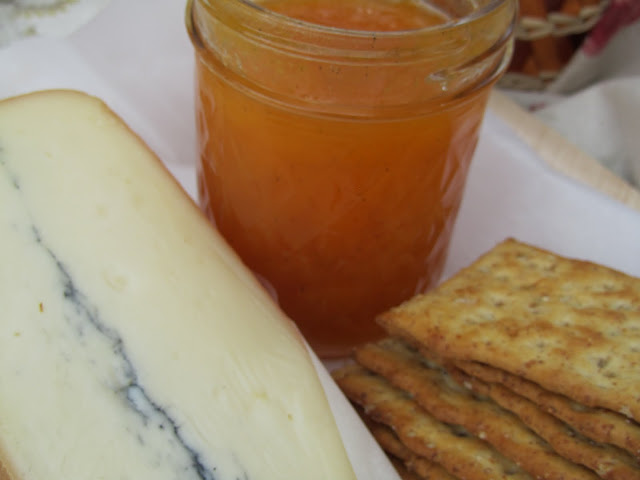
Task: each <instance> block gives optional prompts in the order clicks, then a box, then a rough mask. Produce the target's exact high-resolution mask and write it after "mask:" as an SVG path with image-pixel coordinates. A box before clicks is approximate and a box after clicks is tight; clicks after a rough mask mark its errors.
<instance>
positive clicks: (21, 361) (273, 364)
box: [0, 91, 355, 480]
mask: <svg viewBox="0 0 640 480" xmlns="http://www.w3.org/2000/svg"><path fill="white" fill-rule="evenodd" d="M354 478H355V476H354V473H353V470H352V468H351V465H350V463H349V460H348V457H347V454H346V452H345V449H344V447H343V444H342V441H341V438H340V436H339V432H338V430H337V427H336V423H335V420H334V418H333V416H332V414H331V412H330V409H329V405H328V402H327V399H326V396H325V394H324V390H323V389H322V386H321V384H320V382H319V379H318V377H317V373H316V371H315V369H314V367H313V364H312V361H311V358H310V356H309V354H308V352H307V350H306V348H305V345H304V343H303V340H302V339H301V337H300V335H299V334H298V332H297V330H296V329H295V327H294V326H293V325H292V324H291V322H290V321H289V320H288V319H286V318H285V317H284V316H283V315H282V313H281V312H280V310H279V309H278V308H277V307H276V306H275V305H274V303H273V302H271V300H270V298H269V297H268V295H267V294H266V293H265V292H264V291H263V289H262V288H260V286H259V285H258V284H257V282H256V281H255V280H254V278H253V277H252V275H251V274H250V273H249V272H248V271H247V270H246V269H245V268H244V267H243V265H242V264H241V262H240V261H239V260H238V258H237V257H236V255H235V254H234V253H233V252H232V250H231V249H230V248H229V247H228V246H227V245H226V244H225V243H224V241H223V240H222V239H221V238H220V237H219V236H218V234H217V233H216V231H215V230H214V229H213V228H212V227H211V226H210V225H209V224H208V222H207V221H206V220H205V219H204V217H203V216H202V215H201V214H200V212H199V210H198V209H197V207H196V206H195V205H194V204H193V202H192V201H191V200H190V198H189V197H188V196H187V195H186V194H185V193H184V192H183V191H182V190H181V188H180V187H179V186H178V184H177V183H176V182H175V181H174V180H173V178H172V177H171V176H170V175H169V174H168V173H167V171H166V170H165V168H164V167H163V166H162V164H161V163H160V161H159V160H158V159H157V158H156V157H155V156H154V155H153V154H152V153H151V152H150V151H149V149H148V148H147V147H146V146H145V145H144V144H143V142H142V141H141V140H140V139H139V138H138V137H137V136H136V135H134V134H133V133H132V132H131V131H130V130H129V129H128V128H127V126H126V125H125V124H124V123H123V122H122V121H121V120H120V119H119V118H118V117H117V116H116V115H115V114H114V113H113V112H111V111H110V110H109V109H108V108H107V107H106V106H105V105H104V104H103V103H102V102H101V101H99V100H97V99H95V98H93V97H89V96H87V95H85V94H83V93H79V92H73V91H47V92H36V93H33V94H28V95H25V96H21V97H16V98H12V99H8V100H4V101H2V102H0V479H2V480H5V479H13V480H44V479H47V480H51V479H64V480H74V479H82V480H87V479H118V480H122V479H132V480H133V479H135V480H144V479H153V480H164V479H166V480H169V479H171V480H177V479H180V480H188V479H211V480H213V479H215V480H236V479H243V480H286V479H291V480H312V479H318V480H320V479H322V480H328V479H331V480H353V479H354Z"/></svg>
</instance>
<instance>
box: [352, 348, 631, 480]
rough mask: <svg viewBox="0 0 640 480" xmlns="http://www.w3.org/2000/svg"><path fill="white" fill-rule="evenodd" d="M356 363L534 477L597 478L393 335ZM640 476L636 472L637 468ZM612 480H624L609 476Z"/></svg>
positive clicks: (358, 354) (361, 353) (365, 351)
mask: <svg viewBox="0 0 640 480" xmlns="http://www.w3.org/2000/svg"><path fill="white" fill-rule="evenodd" d="M355 358H356V361H357V362H358V363H360V364H361V365H363V366H364V367H365V368H367V369H369V370H371V371H373V372H375V373H377V374H378V375H381V376H382V377H384V378H385V379H386V380H387V381H388V382H389V383H390V384H392V385H394V386H395V387H396V388H399V389H401V390H403V391H405V392H407V393H409V394H410V395H411V396H412V398H413V399H414V400H415V401H416V403H418V405H420V406H421V407H422V408H423V409H425V410H426V411H427V412H429V414H431V415H433V416H434V417H435V418H437V419H438V420H440V421H442V422H446V423H449V424H455V425H460V426H462V427H463V428H464V429H465V430H467V431H468V432H470V433H471V434H473V435H475V436H476V437H478V438H482V439H483V440H485V441H486V442H487V443H489V444H490V445H492V446H493V447H494V448H495V449H496V450H497V451H499V452H500V453H502V454H503V455H505V456H506V457H508V458H510V459H512V460H514V461H515V462H516V463H518V464H519V465H520V466H521V468H522V469H523V470H525V471H527V472H529V473H530V474H531V475H532V476H534V477H536V478H545V479H546V480H567V479H569V478H571V479H584V480H586V479H591V480H593V479H596V478H597V476H596V475H595V474H593V473H592V472H590V471H588V470H586V469H585V468H583V467H580V466H579V465H576V464H575V463H574V462H572V461H570V460H567V459H566V458H563V457H562V456H560V455H558V453H557V452H556V451H554V449H553V448H552V447H551V446H550V445H549V444H548V443H547V442H546V441H545V440H544V439H543V438H541V437H540V436H538V435H537V434H536V433H534V432H533V431H532V430H530V428H529V427H528V426H527V425H526V424H524V423H523V422H522V420H521V419H520V418H519V417H518V416H516V415H514V414H513V413H511V412H510V411H509V410H506V409H504V408H502V407H500V406H499V405H498V404H496V403H495V402H494V401H493V400H491V399H490V398H488V397H486V396H485V397H478V396H476V395H473V393H472V392H471V391H470V390H468V389H467V388H464V387H463V386H461V385H459V384H457V383H455V380H453V379H452V378H451V377H450V376H449V375H448V374H447V373H446V372H445V371H444V370H443V368H442V366H441V365H438V364H436V363H434V362H433V360H431V361H426V360H425V359H424V357H422V356H421V355H420V354H418V353H417V352H415V351H414V350H412V349H411V348H409V347H408V346H406V345H404V344H403V343H402V342H401V341H399V340H396V339H390V338H389V339H384V340H382V341H380V342H378V343H376V344H368V345H364V346H362V347H360V348H358V349H357V350H356V352H355ZM638 474H639V475H640V470H638ZM611 478H612V480H613V479H615V478H618V480H629V479H628V478H627V477H615V476H614V477H611Z"/></svg>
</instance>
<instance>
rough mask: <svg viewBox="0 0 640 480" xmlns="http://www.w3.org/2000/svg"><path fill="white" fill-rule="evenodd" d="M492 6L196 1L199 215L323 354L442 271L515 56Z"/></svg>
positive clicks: (369, 336) (347, 345)
mask: <svg viewBox="0 0 640 480" xmlns="http://www.w3.org/2000/svg"><path fill="white" fill-rule="evenodd" d="M445 3H446V2H445ZM490 3H491V9H488V13H487V12H485V14H484V15H478V16H477V18H475V17H473V15H474V14H473V12H474V11H475V10H473V11H471V10H470V11H469V12H466V13H465V12H463V15H461V14H460V13H459V12H448V13H446V14H445V13H443V10H442V8H439V9H435V8H426V7H425V6H424V4H423V3H417V2H416V3H414V2H411V1H410V0H401V1H389V2H384V1H372V0H345V1H342V2H337V1H336V0H302V1H292V0H270V1H266V2H264V3H260V4H254V5H253V6H248V5H247V3H246V2H239V1H222V2H220V1H217V2H213V1H211V2H207V1H195V3H194V4H193V10H191V11H190V12H191V15H192V16H191V17H190V18H188V22H191V21H193V24H191V25H190V30H191V34H192V39H193V43H194V45H195V46H196V49H197V67H196V68H197V76H196V77H197V92H198V96H197V101H196V105H197V109H198V112H197V118H198V127H199V140H200V153H201V159H200V166H199V194H200V202H201V205H202V207H203V209H204V211H205V212H206V213H207V215H208V216H209V218H210V219H211V220H212V221H213V222H214V223H215V225H216V226H217V228H218V229H219V230H220V231H221V232H222V234H223V235H224V236H225V238H226V239H227V240H228V241H229V242H230V244H231V245H232V246H233V247H234V248H235V250H236V251H237V252H238V253H239V255H240V256H241V258H242V259H243V260H244V261H245V263H246V264H247V265H248V266H249V267H250V268H251V269H252V270H253V271H254V272H255V273H256V274H257V275H258V276H259V277H260V278H261V279H262V280H263V281H265V283H266V284H268V285H269V286H270V288H272V289H273V291H274V292H275V296H276V297H277V301H278V302H279V304H280V305H281V307H282V308H283V310H284V311H285V312H286V313H287V314H288V315H289V316H290V317H291V318H293V319H294V320H295V321H296V323H297V324H298V326H299V328H300V330H301V331H302V333H303V334H304V336H305V337H306V339H307V340H308V342H309V343H310V345H311V346H312V347H313V348H314V350H315V351H316V352H317V353H318V354H319V355H320V356H322V357H335V356H342V355H346V354H348V353H349V351H350V349H351V348H352V347H353V346H354V345H356V344H359V343H362V342H365V341H370V340H373V339H376V338H378V337H380V336H381V335H382V331H381V329H380V327H378V326H377V325H376V323H375V322H374V317H375V315H376V314H377V313H379V312H381V311H383V310H385V309H387V308H389V307H390V306H392V305H395V304H398V303H399V302H401V301H403V300H405V299H407V298H409V297H410V296H412V295H413V294H415V293H416V292H420V291H424V290H425V289H428V288H429V287H431V286H433V285H434V284H435V283H436V282H437V281H438V279H439V277H440V274H441V272H442V268H443V265H444V261H445V258H446V254H447V248H448V243H449V239H450V236H451V232H452V228H453V224H454V221H455V218H456V214H457V211H458V207H459V205H460V201H461V198H462V193H463V189H464V184H465V179H466V174H467V170H468V167H469V163H470V160H471V157H472V155H473V152H474V149H475V146H476V142H477V138H478V129H479V127H480V124H481V121H482V117H483V113H484V110H485V105H486V102H487V96H488V92H489V88H490V86H491V85H492V84H493V83H494V82H495V81H496V80H497V78H498V77H499V75H500V74H501V73H502V71H503V70H504V68H505V66H506V63H507V62H508V57H509V54H510V42H509V37H510V28H511V25H512V22H513V16H514V12H515V7H514V5H513V2H512V1H511V0H498V1H493V2H490ZM456 5H460V2H457V3H456ZM274 12H278V13H279V14H275V13H274ZM458 16H465V17H469V16H471V17H473V19H472V20H468V21H466V22H457V18H458ZM294 17H295V18H296V19H302V20H304V21H298V20H294V19H293V18H294ZM454 24H456V26H454ZM327 25H328V26H327ZM333 27H339V28H333Z"/></svg>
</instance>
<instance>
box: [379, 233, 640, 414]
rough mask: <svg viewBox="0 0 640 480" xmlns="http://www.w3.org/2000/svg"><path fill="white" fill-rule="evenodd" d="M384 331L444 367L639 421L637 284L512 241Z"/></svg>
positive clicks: (397, 311)
mask: <svg viewBox="0 0 640 480" xmlns="http://www.w3.org/2000/svg"><path fill="white" fill-rule="evenodd" d="M379 321H380V323H381V324H382V325H383V326H384V327H385V328H386V329H387V331H388V332H390V333H391V334H397V335H398V336H401V337H403V338H405V337H412V338H414V339H415V340H416V341H418V342H420V343H421V344H423V345H424V346H426V347H427V348H428V349H430V350H433V351H434V352H435V353H436V354H438V355H440V356H442V357H445V358H451V359H458V360H468V361H476V362H481V363H485V364H488V365H491V366H494V367H497V368H500V369H502V370H505V371H507V372H510V373H513V374H515V375H518V376H522V377H524V378H526V379H528V380H531V381H533V382H535V383H538V384H539V385H541V386H542V387H543V388H545V389H547V390H550V391H553V392H556V393H561V394H563V395H565V396H567V397H569V398H572V399H574V400H576V401H578V402H580V403H582V404H584V405H586V406H589V407H603V408H607V409H610V410H613V411H616V412H619V413H622V414H624V415H626V416H628V417H631V418H633V419H635V420H636V421H639V420H640V279H638V278H634V277H631V276H629V275H625V274H623V273H621V272H617V271H615V270H612V269H609V268H606V267H604V266H600V265H596V264H593V263H590V262H585V261H580V260H573V259H568V258H564V257H560V256H558V255H555V254H553V253H551V252H548V251H545V250H542V249H539V248H535V247H532V246H529V245H526V244H523V243H520V242H518V241H516V240H512V239H510V240H506V241H505V242H503V243H501V244H499V245H497V246H496V247H495V248H494V249H492V250H491V251H490V252H488V253H487V254H485V255H483V256H482V257H480V258H479V259H478V260H477V261H476V262H474V263H473V264H472V265H470V266H469V267H467V268H465V269H463V270H462V271H460V272H459V273H458V274H456V275H455V276H454V277H452V278H450V279H449V280H447V281H445V282H444V283H443V284H441V285H440V286H439V287H437V288H436V289H434V290H432V291H431V292H429V293H426V294H424V295H418V296H416V297H414V298H413V299H411V300H409V301H407V302H405V303H404V304H402V305H399V306H398V307H395V308H393V309H391V310H389V311H387V312H385V313H383V314H382V315H380V316H379Z"/></svg>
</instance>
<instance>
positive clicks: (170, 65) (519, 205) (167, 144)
mask: <svg viewBox="0 0 640 480" xmlns="http://www.w3.org/2000/svg"><path fill="white" fill-rule="evenodd" d="M183 18H184V2H183V1H182V0H136V1H135V2H131V1H129V0H112V1H111V3H110V4H109V5H108V7H107V8H106V9H105V10H104V11H102V12H101V13H100V14H99V15H98V16H97V17H95V18H94V19H93V20H92V21H91V22H89V23H88V24H87V25H86V26H84V27H83V28H81V29H80V30H78V31H77V32H75V33H74V34H72V35H71V36H68V37H64V38H30V39H26V40H18V41H14V42H13V43H12V44H11V45H10V46H8V47H6V48H4V49H0V98H1V97H7V96H12V95H16V94H20V93H25V92H29V91H32V90H38V89H47V88H74V89H78V90H82V91H85V92H88V93H90V94H93V95H96V96H99V97H100V98H102V99H103V100H104V101H106V102H107V103H108V104H109V105H110V106H111V108H112V109H114V110H115V111H116V112H117V113H118V114H119V115H121V116H122V117H123V118H124V119H125V121H126V122H127V123H128V124H129V125H130V127H131V128H132V129H133V130H134V131H136V132H137V133H138V134H139V135H140V136H141V137H142V138H143V139H144V140H145V141H146V142H147V143H148V144H149V146H150V147H151V148H152V149H153V150H154V151H155V152H156V153H157V154H158V156H159V157H160V158H161V159H162V160H163V161H164V162H165V164H166V165H167V166H168V168H169V169H170V170H171V171H172V172H173V174H174V175H175V176H176V177H177V178H178V180H179V181H180V182H181V184H182V185H183V186H184V187H185V189H186V190H187V192H188V193H189V194H191V195H192V196H193V195H194V194H195V173H194V163H195V160H196V148H195V133H194V132H195V129H194V108H193V78H192V77H193V72H192V69H193V54H192V49H191V45H190V42H189V39H188V36H187V34H186V31H185V28H184V23H183ZM505 237H516V238H519V239H521V240H523V241H528V242H532V243H534V244H537V245H539V246H542V247H546V248H551V249H553V250H555V251H557V252H559V253H562V254H566V255H570V256H574V257H580V258H585V259H590V260H593V261H598V262H601V263H604V264H606V265H609V266H612V267H615V268H618V269H620V270H623V271H626V272H628V273H631V274H635V275H640V213H638V212H636V211H633V210H631V209H629V208H627V207H625V206H624V205H622V204H619V203H617V202H615V201H613V200H611V199H609V198H607V197H605V196H603V195H601V194H600V193H598V192H595V191H593V190H590V189H589V188H587V187H584V186H582V185H580V184H578V183H576V182H575V181H573V180H571V179H568V178H564V177H562V176H561V175H559V174H557V173H556V172H554V171H552V170H551V169H550V168H548V167H547V166H546V165H545V164H544V163H543V162H542V161H541V160H540V158H539V157H538V156H537V155H536V154H535V153H534V152H533V151H531V150H530V149H529V148H528V147H527V146H526V145H525V144H523V143H522V142H520V141H519V140H518V139H517V138H516V136H515V135H514V133H513V132H512V131H511V129H510V128H509V127H508V126H507V125H505V124H504V123H502V122H501V121H500V120H499V119H498V118H497V117H495V116H494V115H492V114H491V113H489V115H488V116H487V119H486V121H485V124H484V126H483V129H482V133H481V140H480V143H479V146H478V150H477V152H476V155H475V159H474V163H473V166H472V168H471V172H470V176H469V180H468V184H467V190H466V195H465V199H464V202H463V205H462V208H461V211H460V216H459V221H458V224H457V227H456V231H455V234H454V238H453V242H452V245H451V251H450V257H449V261H448V264H447V267H446V273H445V275H446V276H448V275H451V274H452V273H453V272H455V271H456V270H457V269H459V268H460V267H463V266H465V265H466V264H468V263H469V262H471V261H472V260H473V259H474V258H475V257H476V256H477V255H479V254H481V253H483V252H484V251H486V250H488V249H489V248H491V247H492V246H493V245H494V244H495V243H497V242H499V241H500V240H502V239H504V238H505ZM317 365H318V370H319V372H320V376H321V379H322V381H323V383H324V385H325V389H326V391H327V395H328V398H329V401H330V403H331V406H332V408H333V411H334V413H335V415H336V419H337V421H338V424H339V427H340V429H341V432H342V434H343V438H344V441H345V445H346V447H347V450H348V453H349V455H350V457H351V459H352V461H353V464H354V468H355V470H356V473H357V475H358V478H359V479H361V480H394V479H395V480H397V478H398V477H397V476H396V474H395V472H394V471H393V469H392V467H391V465H390V464H389V463H388V462H387V460H386V458H385V457H384V455H383V454H382V452H381V450H380V449H379V447H378V446H377V444H376V443H375V442H374V441H373V439H372V438H371V436H370V435H369V434H368V433H367V431H366V429H365V428H364V427H363V425H362V423H361V422H360V421H359V419H358V418H357V416H356V414H355V413H354V411H353V409H352V408H351V406H350V405H349V403H348V402H347V401H346V400H345V398H344V397H343V395H342V394H341V393H340V391H339V390H338V388H337V387H336V386H335V384H334V383H333V382H332V381H331V379H330V377H329V376H328V374H327V372H326V371H325V369H324V368H323V366H322V365H321V364H319V362H317Z"/></svg>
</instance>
